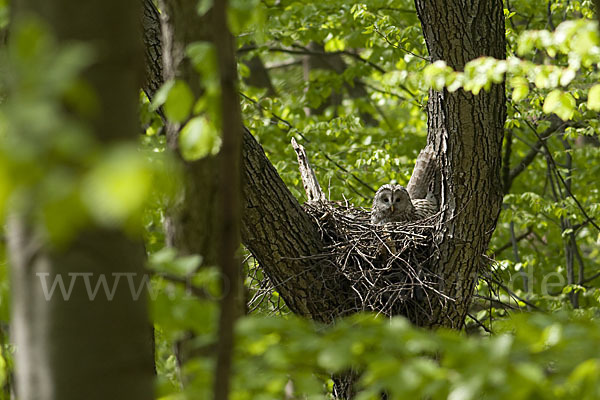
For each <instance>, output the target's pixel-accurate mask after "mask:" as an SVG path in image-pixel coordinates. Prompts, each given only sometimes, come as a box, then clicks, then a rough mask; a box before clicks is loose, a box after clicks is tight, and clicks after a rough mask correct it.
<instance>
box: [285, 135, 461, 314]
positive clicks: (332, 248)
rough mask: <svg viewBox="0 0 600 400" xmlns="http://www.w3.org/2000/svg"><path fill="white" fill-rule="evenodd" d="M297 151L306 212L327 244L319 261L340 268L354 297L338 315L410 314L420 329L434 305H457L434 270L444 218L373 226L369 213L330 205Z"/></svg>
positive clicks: (305, 159) (303, 154)
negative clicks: (438, 225)
mask: <svg viewBox="0 0 600 400" xmlns="http://www.w3.org/2000/svg"><path fill="white" fill-rule="evenodd" d="M292 146H293V147H294V150H295V151H296V154H297V156H298V163H299V169H300V173H301V176H302V181H303V184H304V188H305V190H306V194H307V196H308V200H309V201H308V202H307V203H305V205H304V209H305V210H306V212H307V213H308V214H309V215H311V216H312V217H313V218H314V221H315V223H316V225H317V226H318V228H319V231H320V233H321V236H322V240H323V243H324V249H323V253H322V254H320V255H318V257H319V258H322V259H323V261H324V262H330V263H332V264H333V265H336V266H337V267H338V269H337V270H336V272H339V274H341V275H343V277H345V279H347V280H348V281H349V282H350V286H351V289H352V291H353V294H354V295H353V296H352V297H353V299H349V301H348V302H347V303H346V304H343V305H340V307H341V308H343V309H339V308H338V311H339V312H340V314H339V315H347V314H350V313H352V312H356V311H374V312H377V313H382V314H384V315H388V316H392V315H405V316H406V317H408V318H409V319H411V320H412V321H413V322H415V323H417V324H419V323H426V321H422V319H423V318H426V316H428V315H430V314H431V313H430V312H428V311H429V310H430V309H432V308H433V307H432V305H433V304H434V302H442V303H446V302H447V301H452V299H450V298H448V297H447V296H446V295H444V294H443V292H442V290H441V288H440V284H441V282H442V280H441V279H439V278H438V277H437V276H435V275H434V274H433V273H432V272H431V270H432V268H430V266H431V263H432V262H435V257H436V251H435V248H434V246H433V243H434V242H433V231H434V225H435V223H436V221H437V219H438V217H439V215H434V216H432V217H430V218H428V219H424V220H420V221H417V222H396V223H388V224H385V225H373V224H371V222H370V213H369V211H368V210H365V209H362V208H356V207H353V206H352V205H350V204H348V203H335V202H330V201H327V200H325V196H324V195H323V191H322V190H321V188H320V185H319V183H318V181H317V179H316V176H315V174H314V171H313V170H312V167H311V166H310V164H309V162H308V157H307V156H306V152H305V150H304V148H303V147H302V146H301V145H299V144H298V143H297V142H296V141H295V140H292ZM311 256H313V257H314V256H315V255H311ZM331 278H333V279H335V277H331Z"/></svg>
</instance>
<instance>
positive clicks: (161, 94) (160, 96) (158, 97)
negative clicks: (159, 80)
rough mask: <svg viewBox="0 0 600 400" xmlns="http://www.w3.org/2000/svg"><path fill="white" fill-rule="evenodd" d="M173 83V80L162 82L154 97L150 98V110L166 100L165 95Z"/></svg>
mask: <svg viewBox="0 0 600 400" xmlns="http://www.w3.org/2000/svg"><path fill="white" fill-rule="evenodd" d="M174 84H175V81H167V82H165V83H163V85H162V86H161V87H160V88H159V89H158V90H157V91H156V93H155V94H154V98H153V99H152V105H151V109H152V111H156V110H157V109H158V108H159V107H160V106H162V105H163V104H165V101H167V96H168V95H169V92H170V91H171V88H172V87H173V85H174Z"/></svg>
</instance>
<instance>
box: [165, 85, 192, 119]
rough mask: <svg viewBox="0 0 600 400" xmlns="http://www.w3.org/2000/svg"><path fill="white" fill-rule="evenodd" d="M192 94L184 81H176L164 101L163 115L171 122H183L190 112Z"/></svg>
mask: <svg viewBox="0 0 600 400" xmlns="http://www.w3.org/2000/svg"><path fill="white" fill-rule="evenodd" d="M193 105H194V94H193V93H192V90H191V89H190V87H189V86H188V85H187V83H185V82H184V81H181V80H177V81H175V83H174V84H173V87H171V90H169V94H168V95H167V100H166V101H165V115H166V116H167V118H168V119H169V120H170V121H172V122H183V121H184V120H185V119H186V118H187V117H188V116H189V115H190V112H191V111H192V106H193Z"/></svg>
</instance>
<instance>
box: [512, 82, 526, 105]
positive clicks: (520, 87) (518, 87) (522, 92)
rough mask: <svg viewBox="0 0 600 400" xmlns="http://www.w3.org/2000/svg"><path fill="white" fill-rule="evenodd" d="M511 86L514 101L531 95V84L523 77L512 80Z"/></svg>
mask: <svg viewBox="0 0 600 400" xmlns="http://www.w3.org/2000/svg"><path fill="white" fill-rule="evenodd" d="M510 85H511V86H512V87H513V92H512V100H513V101H514V102H517V101H520V100H522V99H524V98H525V97H527V95H528V94H529V82H528V81H527V79H525V78H523V77H520V76H519V77H515V78H513V79H511V80H510Z"/></svg>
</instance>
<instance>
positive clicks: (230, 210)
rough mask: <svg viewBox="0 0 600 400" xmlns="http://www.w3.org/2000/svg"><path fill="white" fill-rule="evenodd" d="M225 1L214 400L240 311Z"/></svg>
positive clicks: (217, 12) (236, 146) (219, 20)
mask: <svg viewBox="0 0 600 400" xmlns="http://www.w3.org/2000/svg"><path fill="white" fill-rule="evenodd" d="M227 4H228V2H227V1H226V0H221V1H218V2H216V3H214V7H213V13H212V18H213V20H212V26H213V43H214V45H215V48H216V52H217V64H218V67H219V74H220V81H221V125H222V131H223V134H222V138H223V142H222V146H221V149H220V152H219V155H218V157H219V161H220V170H221V173H220V176H221V179H220V181H219V189H220V190H219V195H220V204H221V212H220V216H221V221H220V228H221V229H220V235H219V251H218V253H219V254H218V257H219V266H220V268H221V271H222V273H223V277H224V279H226V280H227V283H228V285H227V291H226V292H225V293H223V298H222V300H221V312H220V316H219V332H218V335H219V336H218V337H219V339H218V344H217V366H216V370H215V379H214V386H213V387H214V390H213V393H214V398H215V400H227V399H228V398H229V386H230V385H229V382H230V375H231V363H232V354H233V347H234V325H235V321H236V319H237V317H238V316H239V314H240V311H241V310H242V309H243V308H242V304H241V303H242V299H241V296H240V295H241V293H242V291H241V290H240V289H241V288H240V285H241V279H240V276H241V272H242V271H241V268H240V260H239V259H238V258H237V257H236V252H237V251H238V250H239V247H240V207H241V201H240V197H241V196H240V195H241V185H240V176H241V166H240V163H241V156H242V152H241V149H242V135H243V131H242V111H241V108H240V98H239V94H238V92H239V89H238V84H237V63H236V59H235V47H234V40H233V36H232V35H231V33H230V32H229V29H228V28H227Z"/></svg>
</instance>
